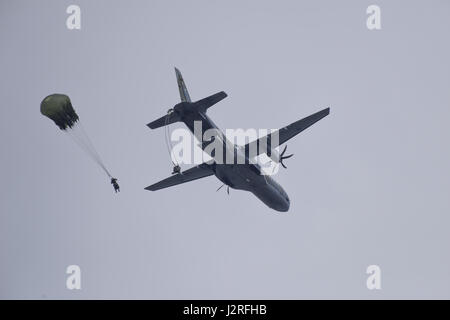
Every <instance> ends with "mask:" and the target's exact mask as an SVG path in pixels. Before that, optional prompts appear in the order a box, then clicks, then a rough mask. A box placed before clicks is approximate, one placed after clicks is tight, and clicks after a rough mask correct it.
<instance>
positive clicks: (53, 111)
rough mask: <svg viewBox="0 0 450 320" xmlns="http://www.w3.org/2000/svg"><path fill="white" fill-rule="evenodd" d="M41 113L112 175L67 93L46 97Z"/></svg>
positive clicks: (42, 103)
mask: <svg viewBox="0 0 450 320" xmlns="http://www.w3.org/2000/svg"><path fill="white" fill-rule="evenodd" d="M41 113H42V114H43V115H44V116H46V117H47V118H50V119H51V120H53V121H54V122H55V123H56V125H57V126H58V127H59V128H60V129H61V130H62V131H63V132H64V133H66V134H67V135H68V136H69V137H70V138H71V139H72V140H73V141H74V142H75V143H76V144H78V146H80V148H81V149H83V151H85V152H86V154H87V155H88V156H90V157H91V158H92V159H93V160H94V161H95V162H96V163H97V164H98V165H99V166H100V167H101V168H102V169H103V170H104V171H105V173H106V174H107V175H108V176H109V177H111V174H110V173H109V171H108V169H107V168H106V166H105V165H104V163H103V160H102V159H101V157H100V155H99V153H98V152H97V150H96V148H95V147H94V144H93V143H92V141H91V139H90V138H89V136H88V135H87V133H86V131H85V130H84V128H83V126H82V124H81V121H80V119H79V117H78V115H77V113H76V112H75V110H74V108H73V107H72V103H71V102H70V98H69V97H68V96H67V95H65V94H58V93H55V94H51V95H49V96H47V97H45V98H44V100H42V102H41Z"/></svg>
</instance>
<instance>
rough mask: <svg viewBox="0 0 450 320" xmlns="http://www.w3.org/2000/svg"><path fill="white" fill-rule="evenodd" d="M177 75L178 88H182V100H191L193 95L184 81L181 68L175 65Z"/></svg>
mask: <svg viewBox="0 0 450 320" xmlns="http://www.w3.org/2000/svg"><path fill="white" fill-rule="evenodd" d="M175 75H176V76H177V82H178V90H180V98H181V101H182V102H191V97H190V96H189V92H188V90H187V88H186V84H185V83H184V80H183V76H182V75H181V72H180V70H178V69H177V68H176V67H175Z"/></svg>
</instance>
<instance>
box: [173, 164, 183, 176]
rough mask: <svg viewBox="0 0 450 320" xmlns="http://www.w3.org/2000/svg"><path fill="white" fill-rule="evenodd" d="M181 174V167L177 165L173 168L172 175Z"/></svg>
mask: <svg viewBox="0 0 450 320" xmlns="http://www.w3.org/2000/svg"><path fill="white" fill-rule="evenodd" d="M178 173H181V167H180V166H179V165H176V166H174V167H173V171H172V174H178Z"/></svg>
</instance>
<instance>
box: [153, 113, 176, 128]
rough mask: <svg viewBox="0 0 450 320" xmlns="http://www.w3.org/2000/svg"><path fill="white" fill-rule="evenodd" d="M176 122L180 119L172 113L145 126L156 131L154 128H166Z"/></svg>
mask: <svg viewBox="0 0 450 320" xmlns="http://www.w3.org/2000/svg"><path fill="white" fill-rule="evenodd" d="M178 121H180V117H179V116H178V115H177V114H175V113H174V112H172V113H170V114H167V115H165V116H162V117H161V118H159V119H156V120H155V121H153V122H150V123H149V124H147V126H148V127H149V128H150V129H156V128H159V127H163V126H167V125H168V124H172V123H175V122H178Z"/></svg>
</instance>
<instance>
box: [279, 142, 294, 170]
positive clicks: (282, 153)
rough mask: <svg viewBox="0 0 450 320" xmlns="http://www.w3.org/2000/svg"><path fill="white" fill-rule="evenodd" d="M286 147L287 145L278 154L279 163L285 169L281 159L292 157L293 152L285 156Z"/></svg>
mask: <svg viewBox="0 0 450 320" xmlns="http://www.w3.org/2000/svg"><path fill="white" fill-rule="evenodd" d="M286 149H287V145H286V146H285V147H284V149H283V151H282V152H281V154H280V163H281V165H282V166H283V168H285V169H287V167H286V166H285V165H284V163H283V160H284V159H289V158H290V157H292V156H293V155H294V154H290V155H288V156H285V155H284V153H285V152H286Z"/></svg>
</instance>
